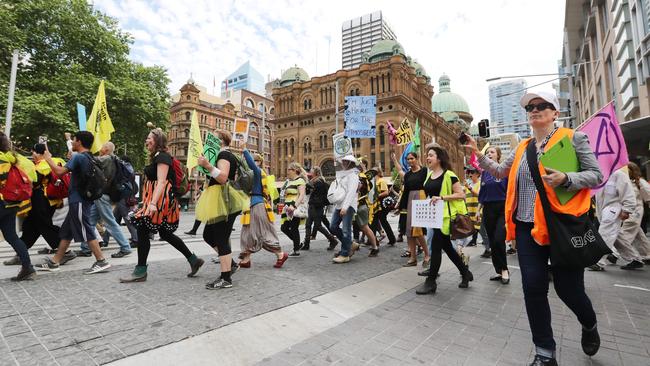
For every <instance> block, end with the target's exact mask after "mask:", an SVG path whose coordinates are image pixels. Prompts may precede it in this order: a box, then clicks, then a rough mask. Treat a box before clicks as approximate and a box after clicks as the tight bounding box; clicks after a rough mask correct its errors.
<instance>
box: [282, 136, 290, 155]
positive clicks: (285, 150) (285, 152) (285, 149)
mask: <svg viewBox="0 0 650 366" xmlns="http://www.w3.org/2000/svg"><path fill="white" fill-rule="evenodd" d="M283 145H284V156H285V157H286V156H287V155H289V151H288V148H287V140H284V143H283Z"/></svg>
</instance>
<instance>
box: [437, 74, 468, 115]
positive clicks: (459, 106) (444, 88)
mask: <svg viewBox="0 0 650 366" xmlns="http://www.w3.org/2000/svg"><path fill="white" fill-rule="evenodd" d="M438 82H439V83H440V88H439V91H438V94H435V95H434V96H433V98H431V109H432V110H433V111H434V112H436V113H438V114H442V113H443V112H464V113H468V114H469V113H470V112H469V106H468V105H467V102H466V101H465V99H464V98H463V97H461V96H460V95H458V94H456V93H452V92H451V86H450V85H449V84H450V81H449V76H447V75H444V74H443V75H442V76H441V77H440V79H439V80H438Z"/></svg>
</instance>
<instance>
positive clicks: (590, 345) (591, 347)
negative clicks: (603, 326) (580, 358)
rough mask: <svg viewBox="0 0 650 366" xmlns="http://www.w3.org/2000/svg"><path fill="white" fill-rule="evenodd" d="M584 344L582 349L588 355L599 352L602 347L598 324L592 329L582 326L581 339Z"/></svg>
mask: <svg viewBox="0 0 650 366" xmlns="http://www.w3.org/2000/svg"><path fill="white" fill-rule="evenodd" d="M580 343H581V344H582V351H583V352H584V353H585V354H586V355H587V356H593V355H595V354H596V353H597V352H598V349H599V348H600V335H599V334H598V328H596V326H594V327H593V329H591V330H585V329H584V328H582V339H581V340H580Z"/></svg>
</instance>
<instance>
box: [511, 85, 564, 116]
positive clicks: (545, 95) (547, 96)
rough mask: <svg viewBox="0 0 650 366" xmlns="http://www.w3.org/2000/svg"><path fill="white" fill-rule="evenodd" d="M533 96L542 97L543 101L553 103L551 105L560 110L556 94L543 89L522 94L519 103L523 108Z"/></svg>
mask: <svg viewBox="0 0 650 366" xmlns="http://www.w3.org/2000/svg"><path fill="white" fill-rule="evenodd" d="M535 98H542V99H544V100H545V101H547V102H549V103H551V104H553V107H555V110H556V111H559V110H560V102H559V101H558V100H557V95H556V94H555V93H554V92H549V91H545V90H540V91H538V92H534V93H526V94H524V96H523V97H521V100H520V101H519V104H521V107H522V108H525V107H526V106H527V105H528V103H530V101H531V100H533V99H535Z"/></svg>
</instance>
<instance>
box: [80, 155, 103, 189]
mask: <svg viewBox="0 0 650 366" xmlns="http://www.w3.org/2000/svg"><path fill="white" fill-rule="evenodd" d="M82 154H83V155H84V156H85V157H86V158H87V159H88V169H85V170H83V171H82V172H81V179H80V181H79V184H78V187H79V194H80V195H81V198H83V199H84V200H86V201H94V200H96V199H99V198H100V197H101V196H102V195H103V194H104V189H105V188H106V185H107V184H108V179H106V176H105V175H104V171H103V170H102V166H101V163H100V162H99V160H98V159H97V158H96V157H94V156H92V155H91V154H90V153H89V152H84V153H82Z"/></svg>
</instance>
